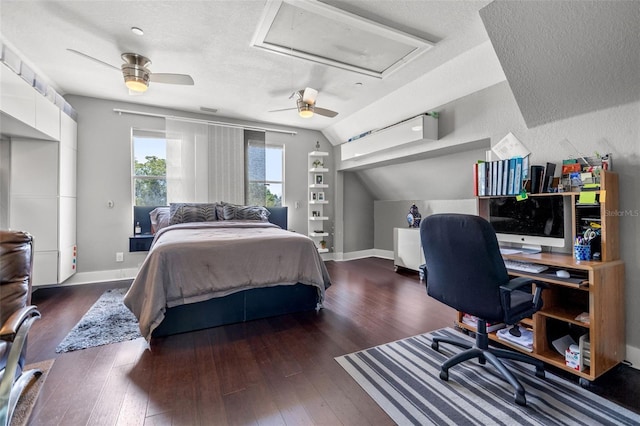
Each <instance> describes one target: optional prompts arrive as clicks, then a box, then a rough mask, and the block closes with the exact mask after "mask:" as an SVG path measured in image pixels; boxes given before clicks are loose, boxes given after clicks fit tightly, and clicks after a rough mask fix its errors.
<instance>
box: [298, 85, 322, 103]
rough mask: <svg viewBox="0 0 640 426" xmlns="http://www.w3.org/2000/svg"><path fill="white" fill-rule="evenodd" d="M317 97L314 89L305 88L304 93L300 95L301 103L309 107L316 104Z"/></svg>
mask: <svg viewBox="0 0 640 426" xmlns="http://www.w3.org/2000/svg"><path fill="white" fill-rule="evenodd" d="M317 96H318V91H317V90H316V89H312V88H311V87H307V88H306V89H304V92H303V93H302V101H303V102H304V103H307V104H309V105H313V104H315V103H316V97H317Z"/></svg>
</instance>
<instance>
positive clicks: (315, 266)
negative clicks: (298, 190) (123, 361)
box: [124, 203, 331, 340]
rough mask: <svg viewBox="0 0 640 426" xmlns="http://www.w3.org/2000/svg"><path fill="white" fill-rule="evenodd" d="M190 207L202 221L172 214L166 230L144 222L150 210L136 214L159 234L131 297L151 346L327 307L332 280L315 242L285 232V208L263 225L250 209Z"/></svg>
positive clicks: (138, 220) (128, 299) (264, 215)
mask: <svg viewBox="0 0 640 426" xmlns="http://www.w3.org/2000/svg"><path fill="white" fill-rule="evenodd" d="M220 204H224V205H226V206H227V208H228V210H234V209H235V210H234V211H233V212H232V213H230V212H229V211H225V210H224V209H223V208H221V205H220ZM187 206H191V207H193V206H197V207H198V208H199V212H198V213H199V214H198V215H197V217H196V216H193V215H192V216H190V217H186V218H185V217H181V216H179V215H178V213H177V212H175V211H172V212H171V218H172V221H171V223H169V224H164V225H163V226H162V227H161V229H153V228H154V226H157V224H154V221H153V218H152V219H151V220H148V221H147V220H146V219H145V215H149V213H150V211H149V210H150V208H141V209H137V211H135V212H134V221H135V222H134V223H139V224H140V226H141V227H142V230H143V233H144V232H147V231H148V230H149V229H150V228H151V232H153V231H156V232H155V236H154V239H153V243H152V246H151V249H150V251H149V253H148V255H147V257H146V258H145V260H144V262H143V264H142V266H141V267H140V271H139V272H138V274H137V276H136V278H135V280H134V281H133V283H132V285H131V287H130V289H129V291H128V292H127V294H126V296H125V299H124V302H125V305H126V306H127V307H128V308H129V309H130V310H131V311H132V312H133V313H134V315H136V317H137V318H138V322H139V325H140V332H141V334H142V335H143V336H144V337H145V338H146V339H147V340H150V339H151V338H152V337H156V336H166V335H170V334H177V333H183V332H188V331H194V330H199V329H204V328H209V327H215V326H219V325H225V324H232V323H237V322H243V321H250V320H254V319H259V318H266V317H270V316H275V315H282V314H286V313H293V312H300V311H310V310H314V309H320V307H321V306H322V301H323V299H324V292H325V290H326V289H327V288H328V287H329V286H330V285H331V282H330V279H329V275H328V273H327V270H326V268H325V265H324V262H323V261H322V258H321V257H320V255H319V254H318V250H317V248H316V247H315V244H314V243H313V241H312V240H311V239H309V238H308V237H306V236H304V235H301V234H297V233H295V232H290V231H287V230H286V216H287V210H286V207H282V208H269V209H265V208H261V209H262V210H261V211H262V212H263V213H262V214H261V216H260V218H259V219H256V217H253V216H251V215H249V218H247V216H246V214H244V215H243V214H241V213H239V212H240V211H244V212H245V213H246V209H245V210H243V209H244V208H245V207H246V206H235V207H234V205H231V204H227V203H215V204H207V205H206V206H208V207H207V208H205V209H203V208H202V206H203V204H199V205H195V204H190V205H187ZM228 206H231V207H228ZM252 207H253V206H252ZM171 209H172V210H174V206H173V205H172V206H171ZM176 211H177V208H176ZM214 211H215V213H214ZM152 212H153V210H152ZM267 215H268V219H269V220H266V219H267ZM186 216H189V215H186ZM254 216H255V215H254ZM176 218H177V219H176ZM218 218H220V219H221V220H218ZM165 219H166V218H165ZM174 219H175V220H174ZM272 222H276V223H272ZM278 225H279V226H278Z"/></svg>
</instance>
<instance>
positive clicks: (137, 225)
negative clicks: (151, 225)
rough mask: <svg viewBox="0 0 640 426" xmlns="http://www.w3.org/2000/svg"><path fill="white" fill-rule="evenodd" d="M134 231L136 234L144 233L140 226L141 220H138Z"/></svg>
mask: <svg viewBox="0 0 640 426" xmlns="http://www.w3.org/2000/svg"><path fill="white" fill-rule="evenodd" d="M133 232H134V234H136V235H139V234H142V228H141V227H140V222H136V227H135V228H134V230H133Z"/></svg>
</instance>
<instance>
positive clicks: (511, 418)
mask: <svg viewBox="0 0 640 426" xmlns="http://www.w3.org/2000/svg"><path fill="white" fill-rule="evenodd" d="M434 335H440V336H449V337H458V338H463V339H468V340H470V341H473V340H472V339H471V338H470V337H468V336H465V335H463V334H462V333H459V332H457V331H456V330H454V329H451V328H445V329H441V330H438V331H434V332H432V333H427V334H422V335H419V336H414V337H409V338H407V339H403V340H399V341H397V342H393V343H387V344H384V345H380V346H376V347H374V348H371V349H366V350H363V351H360V352H355V353H352V354H349V355H344V356H341V357H337V358H336V361H338V363H339V364H340V365H341V366H342V367H343V368H344V369H345V370H346V371H347V372H348V373H349V374H350V375H351V376H352V377H353V378H354V379H355V381H356V382H358V384H359V385H360V386H362V388H363V389H364V390H365V391H366V392H367V393H368V394H369V395H370V396H371V397H372V398H373V399H374V400H375V401H376V402H377V403H378V405H380V406H381V407H382V409H384V410H385V412H386V413H387V414H389V416H390V417H391V418H392V419H393V420H394V421H395V422H396V423H397V424H399V425H409V424H417V425H430V424H436V425H445V424H452V425H516V424H517V425H555V424H561V425H595V424H598V425H638V424H640V415H638V414H635V413H633V412H631V411H629V410H627V409H625V408H623V407H620V406H618V405H616V404H614V403H612V402H610V401H607V400H605V399H604V398H601V397H599V396H597V395H594V394H593V393H591V392H589V391H588V390H586V389H583V388H581V387H579V386H577V385H574V384H572V383H570V382H568V381H566V380H564V379H562V378H560V377H558V376H555V375H553V374H551V373H549V372H546V379H544V380H543V379H538V378H536V377H535V375H534V369H533V367H530V366H525V365H523V364H520V363H516V362H513V363H511V362H508V361H505V363H506V364H507V363H508V366H509V368H510V369H511V371H512V372H514V373H515V374H516V376H517V377H518V380H520V383H522V385H523V386H524V388H525V391H526V397H527V406H526V407H521V406H518V405H516V404H515V402H514V399H513V388H512V387H511V386H510V385H509V384H508V383H507V382H506V381H505V380H503V379H502V377H501V376H500V375H499V373H498V372H497V371H496V370H495V369H494V368H493V367H492V366H490V365H489V363H487V364H486V365H485V366H482V365H480V364H479V363H478V362H477V361H472V360H470V361H467V362H464V363H462V364H458V365H457V366H455V367H452V368H451V369H450V370H449V381H448V382H445V381H442V380H440V377H439V374H440V365H441V364H442V363H443V362H444V361H445V360H446V359H447V358H449V357H451V356H453V355H454V354H456V353H458V352H460V351H461V349H459V348H457V347H453V346H452V345H448V344H446V343H442V344H440V352H437V351H434V350H433V349H431V339H432V336H434Z"/></svg>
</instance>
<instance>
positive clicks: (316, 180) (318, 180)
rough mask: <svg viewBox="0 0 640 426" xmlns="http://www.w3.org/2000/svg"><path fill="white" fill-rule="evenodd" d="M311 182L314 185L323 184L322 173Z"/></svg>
mask: <svg viewBox="0 0 640 426" xmlns="http://www.w3.org/2000/svg"><path fill="white" fill-rule="evenodd" d="M313 181H314V182H315V184H316V185H322V184H324V175H323V174H322V173H318V174H316V175H315V176H314V177H313Z"/></svg>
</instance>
